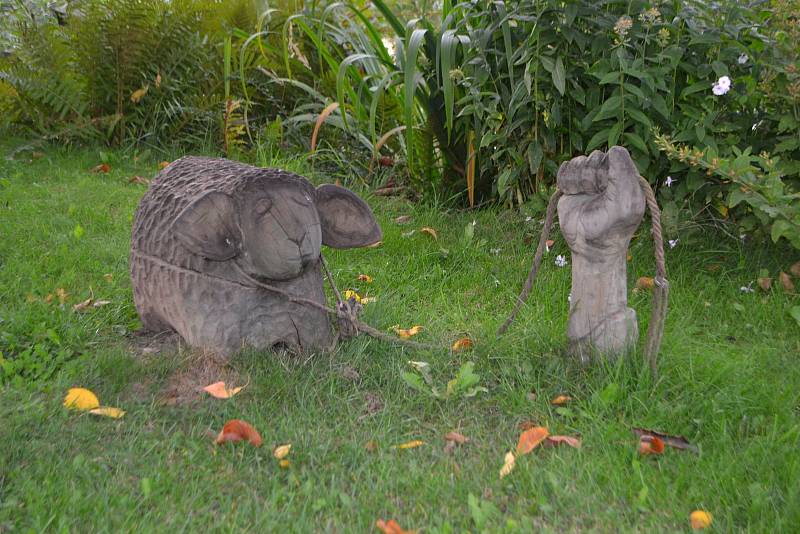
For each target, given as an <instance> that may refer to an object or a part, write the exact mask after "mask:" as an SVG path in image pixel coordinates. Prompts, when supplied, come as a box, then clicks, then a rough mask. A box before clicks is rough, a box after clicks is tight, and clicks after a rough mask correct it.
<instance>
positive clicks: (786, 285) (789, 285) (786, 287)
mask: <svg viewBox="0 0 800 534" xmlns="http://www.w3.org/2000/svg"><path fill="white" fill-rule="evenodd" d="M778 280H780V281H781V286H783V292H784V293H794V291H795V288H794V282H792V277H791V276H789V275H788V274H786V273H785V272H783V271H781V274H779V275H778Z"/></svg>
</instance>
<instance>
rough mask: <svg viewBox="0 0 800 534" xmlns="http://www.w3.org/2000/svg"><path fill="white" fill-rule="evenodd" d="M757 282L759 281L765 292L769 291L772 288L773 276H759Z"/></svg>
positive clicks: (759, 285)
mask: <svg viewBox="0 0 800 534" xmlns="http://www.w3.org/2000/svg"><path fill="white" fill-rule="evenodd" d="M757 282H758V287H760V288H761V291H764V292H766V291H769V290H770V288H771V287H772V278H770V277H768V276H762V277H759V278H758V280H757Z"/></svg>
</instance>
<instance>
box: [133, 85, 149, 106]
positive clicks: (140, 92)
mask: <svg viewBox="0 0 800 534" xmlns="http://www.w3.org/2000/svg"><path fill="white" fill-rule="evenodd" d="M148 90H150V86H149V85H146V84H145V86H144V87H142V88H141V89H137V90H135V91H134V92H133V93H131V102H133V103H134V104H138V103H139V102H141V100H142V98H144V95H146V94H147V91H148Z"/></svg>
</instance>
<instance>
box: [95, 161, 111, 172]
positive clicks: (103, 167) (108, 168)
mask: <svg viewBox="0 0 800 534" xmlns="http://www.w3.org/2000/svg"><path fill="white" fill-rule="evenodd" d="M92 172H102V173H109V172H111V165H109V164H108V163H101V164H100V165H97V166H96V167H92Z"/></svg>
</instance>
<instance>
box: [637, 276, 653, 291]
mask: <svg viewBox="0 0 800 534" xmlns="http://www.w3.org/2000/svg"><path fill="white" fill-rule="evenodd" d="M655 286H656V283H655V280H653V279H652V278H650V277H649V276H640V277H639V279H638V280H636V289H646V290H650V289H653V288H654V287H655Z"/></svg>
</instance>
